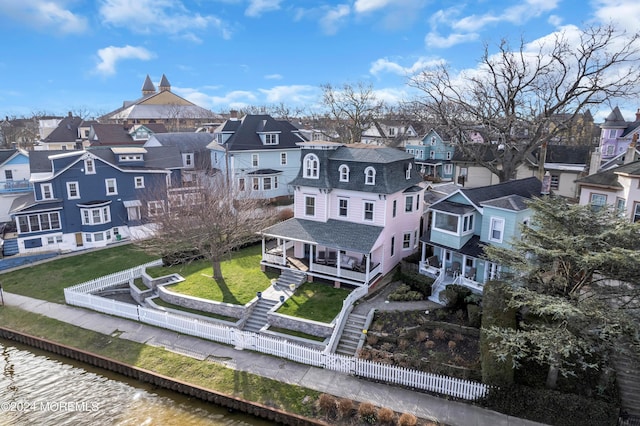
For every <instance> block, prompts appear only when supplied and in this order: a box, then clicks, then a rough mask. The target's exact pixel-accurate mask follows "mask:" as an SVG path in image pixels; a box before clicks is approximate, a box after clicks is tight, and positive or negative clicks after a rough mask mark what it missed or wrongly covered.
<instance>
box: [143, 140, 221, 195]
mask: <svg viewBox="0 0 640 426" xmlns="http://www.w3.org/2000/svg"><path fill="white" fill-rule="evenodd" d="M213 139H214V136H213V134H211V133H208V132H198V133H194V132H177V133H155V134H153V135H151V136H150V137H149V140H147V141H146V142H145V144H144V147H153V146H173V147H175V148H177V149H178V151H180V156H181V157H182V186H188V185H192V184H195V182H196V181H197V178H198V176H201V177H204V176H205V175H207V174H210V173H211V172H212V167H211V155H210V151H209V149H208V148H207V147H208V146H209V144H211V142H213Z"/></svg>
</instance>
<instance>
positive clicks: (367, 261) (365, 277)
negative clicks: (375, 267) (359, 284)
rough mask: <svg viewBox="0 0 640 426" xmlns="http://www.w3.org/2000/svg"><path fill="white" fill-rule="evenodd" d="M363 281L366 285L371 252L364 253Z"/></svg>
mask: <svg viewBox="0 0 640 426" xmlns="http://www.w3.org/2000/svg"><path fill="white" fill-rule="evenodd" d="M364 258H365V262H364V281H365V283H366V284H367V285H369V273H370V272H371V270H370V267H371V253H369V254H365V255H364Z"/></svg>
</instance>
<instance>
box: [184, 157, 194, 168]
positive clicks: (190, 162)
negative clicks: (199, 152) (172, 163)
mask: <svg viewBox="0 0 640 426" xmlns="http://www.w3.org/2000/svg"><path fill="white" fill-rule="evenodd" d="M183 159H184V166H185V167H193V154H183Z"/></svg>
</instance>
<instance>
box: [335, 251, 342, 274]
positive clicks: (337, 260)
mask: <svg viewBox="0 0 640 426" xmlns="http://www.w3.org/2000/svg"><path fill="white" fill-rule="evenodd" d="M336 251H337V253H336V268H337V269H338V276H339V277H341V276H342V274H341V272H342V268H341V267H340V258H341V257H342V256H341V254H342V253H340V250H336Z"/></svg>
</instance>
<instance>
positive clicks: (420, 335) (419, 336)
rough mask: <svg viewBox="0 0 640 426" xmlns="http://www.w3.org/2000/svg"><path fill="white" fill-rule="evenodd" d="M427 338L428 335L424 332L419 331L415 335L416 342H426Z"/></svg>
mask: <svg viewBox="0 0 640 426" xmlns="http://www.w3.org/2000/svg"><path fill="white" fill-rule="evenodd" d="M428 338H429V333H427V332H426V331H424V330H419V331H418V332H417V333H416V342H424V341H425V340H427V339H428Z"/></svg>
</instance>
